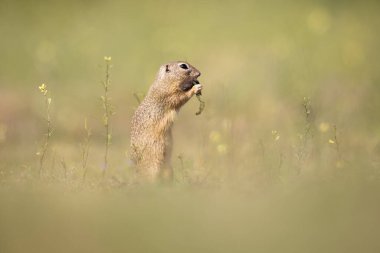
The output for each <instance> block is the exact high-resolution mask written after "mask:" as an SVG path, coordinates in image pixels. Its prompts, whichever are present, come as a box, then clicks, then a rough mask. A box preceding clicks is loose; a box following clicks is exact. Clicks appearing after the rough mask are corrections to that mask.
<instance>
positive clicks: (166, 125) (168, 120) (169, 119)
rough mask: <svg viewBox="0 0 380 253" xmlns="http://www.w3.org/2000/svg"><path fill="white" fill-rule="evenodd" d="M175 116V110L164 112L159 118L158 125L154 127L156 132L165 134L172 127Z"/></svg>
mask: <svg viewBox="0 0 380 253" xmlns="http://www.w3.org/2000/svg"><path fill="white" fill-rule="evenodd" d="M176 116H177V111H176V110H170V111H168V112H165V113H164V114H163V115H162V117H160V119H159V121H158V124H157V125H156V127H157V130H158V132H160V133H162V134H165V133H166V132H167V131H168V130H170V128H171V127H172V125H173V122H174V120H175V118H176Z"/></svg>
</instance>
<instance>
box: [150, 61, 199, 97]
mask: <svg viewBox="0 0 380 253" xmlns="http://www.w3.org/2000/svg"><path fill="white" fill-rule="evenodd" d="M200 75H201V72H200V71H199V70H198V69H196V68H195V67H193V66H192V65H190V64H189V63H187V62H185V61H176V62H170V63H167V64H164V65H162V66H161V67H160V70H159V72H158V75H157V81H158V82H157V84H160V85H164V84H166V85H170V87H166V88H170V89H171V90H172V91H182V92H186V91H188V90H190V89H191V88H192V87H193V86H194V85H195V84H199V81H198V77H199V76H200Z"/></svg>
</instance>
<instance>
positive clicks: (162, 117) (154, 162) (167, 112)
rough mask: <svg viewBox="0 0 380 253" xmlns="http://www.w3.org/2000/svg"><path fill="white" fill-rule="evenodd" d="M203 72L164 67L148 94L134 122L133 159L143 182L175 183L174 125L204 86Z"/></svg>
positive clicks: (182, 66) (177, 65)
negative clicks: (162, 181) (181, 110)
mask: <svg viewBox="0 0 380 253" xmlns="http://www.w3.org/2000/svg"><path fill="white" fill-rule="evenodd" d="M200 75H201V73H200V72H199V70H197V69H196V68H195V67H193V66H192V65H190V64H189V63H187V62H183V61H177V62H171V63H167V64H164V65H162V66H161V67H160V70H159V71H158V74H157V77H156V79H155V80H154V82H153V84H152V86H151V87H150V89H149V91H148V94H147V95H146V97H145V98H144V100H143V101H142V102H141V104H140V105H139V107H138V108H137V109H136V111H135V114H134V116H133V118H132V128H131V158H132V161H133V162H134V164H135V165H136V166H137V171H138V174H139V176H140V178H143V179H144V180H147V181H150V182H154V181H156V180H157V179H158V178H163V179H166V180H171V179H172V177H173V170H172V167H171V165H170V156H171V150H172V131H171V128H172V125H173V121H174V118H175V116H176V114H177V112H178V111H179V109H180V108H181V106H183V105H184V104H185V103H186V102H187V101H188V100H189V99H190V98H191V97H192V96H193V95H194V94H197V95H200V94H201V90H202V86H201V84H199V81H198V80H197V78H198V77H199V76H200Z"/></svg>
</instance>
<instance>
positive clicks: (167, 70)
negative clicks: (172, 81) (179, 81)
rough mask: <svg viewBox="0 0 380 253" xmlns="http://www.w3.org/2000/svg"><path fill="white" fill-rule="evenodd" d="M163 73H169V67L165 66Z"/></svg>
mask: <svg viewBox="0 0 380 253" xmlns="http://www.w3.org/2000/svg"><path fill="white" fill-rule="evenodd" d="M165 71H166V73H168V72H170V70H169V65H166V66H165Z"/></svg>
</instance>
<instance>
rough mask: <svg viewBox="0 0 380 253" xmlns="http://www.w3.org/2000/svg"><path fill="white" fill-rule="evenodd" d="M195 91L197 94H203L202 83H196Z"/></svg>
mask: <svg viewBox="0 0 380 253" xmlns="http://www.w3.org/2000/svg"><path fill="white" fill-rule="evenodd" d="M193 92H194V94H195V95H202V85H201V84H196V85H194V86H193Z"/></svg>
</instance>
